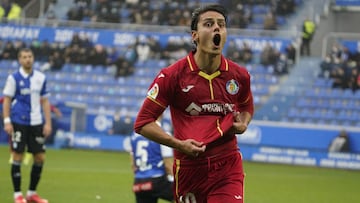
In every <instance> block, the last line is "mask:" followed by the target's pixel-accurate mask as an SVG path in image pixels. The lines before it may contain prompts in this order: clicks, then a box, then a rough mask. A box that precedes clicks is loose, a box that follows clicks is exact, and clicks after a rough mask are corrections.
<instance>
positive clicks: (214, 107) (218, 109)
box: [185, 102, 235, 116]
mask: <svg viewBox="0 0 360 203" xmlns="http://www.w3.org/2000/svg"><path fill="white" fill-rule="evenodd" d="M234 106H235V105H234V104H221V103H211V104H202V105H201V106H199V105H197V104H195V103H194V102H192V103H191V104H190V105H189V106H188V107H187V108H186V109H185V111H186V112H189V114H190V115H192V116H197V115H199V114H200V113H203V114H222V115H226V114H227V113H229V112H233V111H234Z"/></svg>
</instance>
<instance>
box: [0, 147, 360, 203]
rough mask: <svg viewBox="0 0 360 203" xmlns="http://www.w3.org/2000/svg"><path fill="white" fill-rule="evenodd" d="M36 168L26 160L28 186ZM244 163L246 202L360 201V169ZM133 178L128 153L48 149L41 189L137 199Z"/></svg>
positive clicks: (57, 199)
mask: <svg viewBox="0 0 360 203" xmlns="http://www.w3.org/2000/svg"><path fill="white" fill-rule="evenodd" d="M0 154H1V164H0V174H1V175H0V202H1V203H11V202H13V200H12V186H11V180H10V176H9V174H10V165H9V164H8V159H9V151H8V147H7V146H4V145H2V146H0ZM30 168H31V167H30V166H22V177H23V184H22V189H23V191H24V192H25V191H26V188H27V186H28V183H29V181H28V180H29V173H30ZM244 168H245V171H246V181H245V202H246V203H357V202H360V195H359V186H360V171H348V170H338V169H324V168H313V167H299V166H287V165H273V164H261V163H253V162H245V163H244ZM132 178H133V176H132V172H131V169H130V163H129V156H128V154H127V153H121V152H103V151H87V150H56V149H48V151H47V162H46V165H45V168H44V173H43V176H42V179H41V182H40V185H39V187H38V192H39V193H40V194H41V195H43V196H44V197H46V198H48V199H49V200H50V203H85V202H86V203H100V202H104V203H112V202H117V203H133V202H134V196H133V193H132V192H131V184H132ZM160 202H161V203H164V201H160ZM160 202H159V203H160Z"/></svg>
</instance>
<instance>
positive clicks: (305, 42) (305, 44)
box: [300, 18, 316, 56]
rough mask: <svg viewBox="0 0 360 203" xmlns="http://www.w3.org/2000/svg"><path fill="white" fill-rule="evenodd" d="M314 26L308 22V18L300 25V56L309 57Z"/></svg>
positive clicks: (311, 22)
mask: <svg viewBox="0 0 360 203" xmlns="http://www.w3.org/2000/svg"><path fill="white" fill-rule="evenodd" d="M315 29H316V25H315V23H314V22H313V21H312V20H310V19H309V18H307V19H305V20H304V22H303V25H302V41H301V48H300V52H301V55H302V56H304V55H307V56H310V55H311V49H310V45H311V41H312V39H313V37H314V34H315Z"/></svg>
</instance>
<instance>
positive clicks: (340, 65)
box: [319, 43, 360, 92]
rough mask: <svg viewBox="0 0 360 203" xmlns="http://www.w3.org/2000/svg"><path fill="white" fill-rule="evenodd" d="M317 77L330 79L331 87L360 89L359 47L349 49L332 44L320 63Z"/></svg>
mask: <svg viewBox="0 0 360 203" xmlns="http://www.w3.org/2000/svg"><path fill="white" fill-rule="evenodd" d="M319 77H322V78H329V79H331V80H332V82H333V83H332V87H333V88H341V89H351V90H353V91H354V92H355V91H357V90H358V89H360V49H358V50H353V51H350V50H349V48H347V47H346V46H343V45H341V44H338V43H335V44H333V46H332V48H331V51H330V52H329V53H328V54H327V55H326V57H325V58H324V59H323V60H322V62H321V63H320V74H319Z"/></svg>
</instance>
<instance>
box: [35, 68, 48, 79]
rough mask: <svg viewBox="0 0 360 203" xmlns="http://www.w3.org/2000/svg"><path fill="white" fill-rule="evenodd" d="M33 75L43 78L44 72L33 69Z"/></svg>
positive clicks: (44, 76)
mask: <svg viewBox="0 0 360 203" xmlns="http://www.w3.org/2000/svg"><path fill="white" fill-rule="evenodd" d="M33 74H34V77H37V78H41V79H45V78H46V75H45V73H43V72H41V71H39V70H33Z"/></svg>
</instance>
